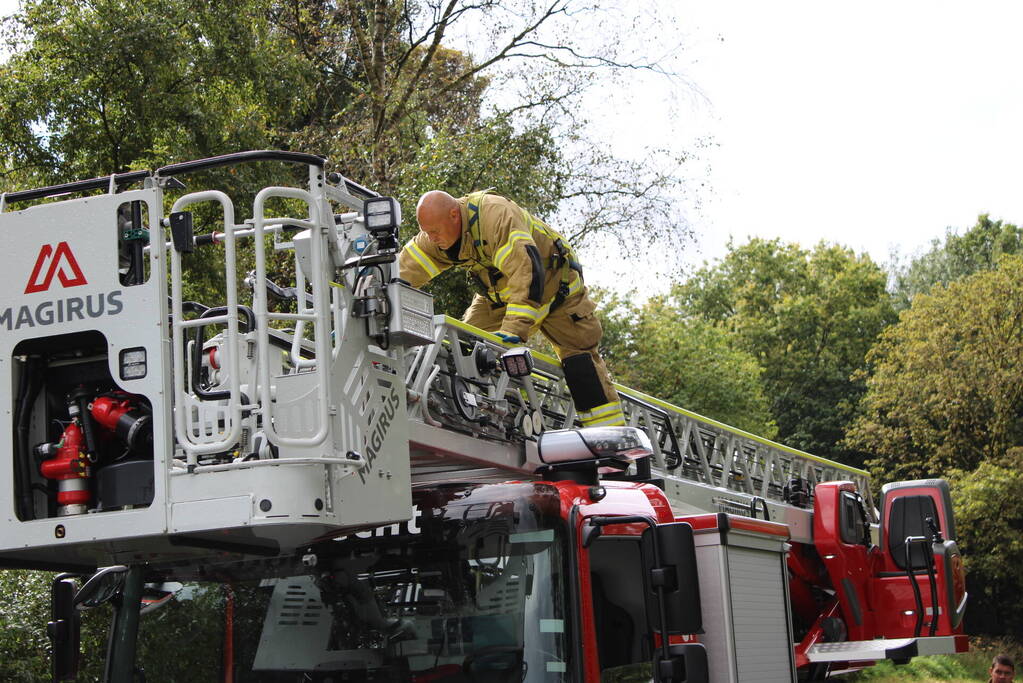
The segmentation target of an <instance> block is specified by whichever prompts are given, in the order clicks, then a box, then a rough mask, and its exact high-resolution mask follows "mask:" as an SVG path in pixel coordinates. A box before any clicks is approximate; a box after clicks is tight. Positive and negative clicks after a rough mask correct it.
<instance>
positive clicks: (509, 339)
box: [494, 332, 522, 344]
mask: <svg viewBox="0 0 1023 683" xmlns="http://www.w3.org/2000/svg"><path fill="white" fill-rule="evenodd" d="M494 334H496V335H497V336H498V337H500V338H501V341H503V342H504V343H505V344H521V343H522V339H521V338H520V337H519V336H518V335H516V334H508V333H507V332H494Z"/></svg>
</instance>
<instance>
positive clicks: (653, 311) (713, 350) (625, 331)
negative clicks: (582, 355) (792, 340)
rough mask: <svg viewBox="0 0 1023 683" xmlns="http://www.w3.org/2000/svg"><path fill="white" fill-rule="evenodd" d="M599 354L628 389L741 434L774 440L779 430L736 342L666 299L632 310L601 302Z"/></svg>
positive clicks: (754, 368)
mask: <svg viewBox="0 0 1023 683" xmlns="http://www.w3.org/2000/svg"><path fill="white" fill-rule="evenodd" d="M602 298H603V299H604V300H605V305H604V306H603V307H602V309H601V311H600V313H599V315H600V317H601V322H602V324H603V326H604V339H603V341H602V343H601V353H602V355H603V356H604V359H605V361H606V362H607V363H608V365H609V367H610V368H611V370H612V372H613V373H614V375H615V378H616V380H617V381H619V382H621V383H623V384H625V385H626V386H629V387H632V388H634V389H638V390H640V391H643V392H646V393H648V394H650V395H652V396H655V397H657V398H660V399H663V400H665V401H668V402H670V403H674V404H675V405H677V406H679V407H682V408H685V409H686V410H691V411H693V412H696V413H700V414H701V415H706V416H707V417H710V418H713V419H715V420H718V421H719V422H724V423H725V424H728V425H731V426H733V427H738V428H739V429H744V430H746V431H748V432H752V433H754V434H757V435H759V436H763V437H765V438H769V439H770V438H774V436H775V434H776V432H777V427H776V426H775V424H774V422H773V421H772V420H771V417H770V409H769V402H768V400H767V397H766V396H765V395H764V390H763V387H762V386H761V384H760V375H761V372H762V370H761V368H760V366H759V365H758V364H757V362H756V360H755V359H754V358H753V357H752V356H750V355H749V354H748V353H746V352H744V351H741V350H739V349H737V348H735V347H734V345H733V343H732V338H731V337H730V336H729V335H728V334H727V333H725V332H724V331H723V330H721V329H720V328H718V327H716V326H714V325H712V324H710V323H707V322H705V321H702V320H696V319H692V318H686V317H684V316H683V315H681V314H680V313H679V312H678V311H677V310H675V309H674V308H673V307H672V306H671V305H670V304H669V303H668V302H667V301H666V300H665V299H663V298H655V299H652V300H650V301H649V302H647V303H646V304H645V305H643V306H639V307H637V306H634V305H631V304H628V303H626V302H625V301H624V300H622V299H620V298H617V297H608V296H607V295H606V294H605V295H604V296H603V297H602Z"/></svg>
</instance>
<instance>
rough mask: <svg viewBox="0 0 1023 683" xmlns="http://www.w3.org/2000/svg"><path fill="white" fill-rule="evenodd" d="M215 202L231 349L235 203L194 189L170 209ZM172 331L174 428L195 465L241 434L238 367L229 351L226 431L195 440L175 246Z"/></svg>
mask: <svg viewBox="0 0 1023 683" xmlns="http://www.w3.org/2000/svg"><path fill="white" fill-rule="evenodd" d="M207 201H214V202H217V203H219V204H220V205H221V207H222V209H223V214H224V237H225V239H224V247H225V280H226V287H225V289H226V294H227V310H228V313H227V316H226V318H227V320H226V322H227V343H228V344H229V348H231V349H232V350H233V349H234V348H236V346H237V340H238V290H237V254H236V251H235V235H234V231H235V229H236V227H238V226H236V225H235V222H234V205H233V204H232V202H231V198H230V197H228V196H227V195H226V194H224V193H223V192H220V191H216V190H209V191H204V192H194V193H191V194H187V195H185V196H183V197H180V198H179V199H178V200H177V201H176V202H174V206H173V207H172V209H171V211H172V212H175V213H176V212H178V211H181V210H183V209H184V208H185V207H188V206H191V205H193V204H197V203H200V202H207ZM170 256H171V330H172V337H173V349H174V363H173V367H174V403H175V405H176V407H177V408H178V409H177V410H175V411H174V431H175V435H176V437H177V439H178V442H179V443H180V444H181V447H182V448H183V449H184V450H185V454H186V459H187V462H188V464H189V465H193V466H194V465H195V464H196V461H197V457H198V455H200V454H207V453H217V452H220V451H223V450H226V449H227V448H229V447H231V446H233V445H234V444H235V443H237V442H238V439H239V438H240V437H241V412H242V405H241V388H240V386H239V382H238V376H239V369H238V357H237V354H236V353H230V354H229V357H228V364H229V371H230V378H229V392H230V396H231V398H230V406H229V411H224V410H221V411H220V412H221V413H222V414H223V415H224V416H225V418H228V422H229V425H227V430H226V434H224V435H222V436H221V437H220V438H219V439H217V440H215V441H208V440H203V441H200V442H197V441H196V440H195V439H193V434H192V430H191V429H189V428H188V426H187V421H188V420H189V419H191V417H192V411H191V410H190V409H186V408H188V407H189V406H190V405H191V404H194V403H199V405H202V403H201V401H200V400H199V399H198V397H195V396H194V395H193V394H194V390H195V388H194V387H189V392H186V391H185V387H184V372H185V366H186V365H187V364H186V363H183V362H182V358H183V354H184V334H185V329H187V328H188V327H192V326H195V324H193V323H194V321H185V319H184V312H183V310H182V279H181V278H182V272H181V253H180V252H178V251H177V250H176V249H173V248H171V250H170ZM208 323H209V321H208V320H207V321H205V323H204V324H208ZM199 412H200V414H199V421H200V423H202V422H203V421H204V420H203V415H202V411H199ZM196 438H198V437H196Z"/></svg>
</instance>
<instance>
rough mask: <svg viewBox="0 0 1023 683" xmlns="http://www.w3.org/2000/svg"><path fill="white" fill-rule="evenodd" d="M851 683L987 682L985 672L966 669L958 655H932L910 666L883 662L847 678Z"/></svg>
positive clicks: (965, 664)
mask: <svg viewBox="0 0 1023 683" xmlns="http://www.w3.org/2000/svg"><path fill="white" fill-rule="evenodd" d="M847 680H850V681H874V682H875V683H889V682H890V681H955V682H957V683H973V682H974V681H978V682H980V681H986V680H987V670H986V669H984V670H983V672H979V671H978V670H977V668H976V667H975V666H969V664H968V663H967V662H965V661H964V660H963V657H962V656H960V655H935V656H932V657H915V658H913V660H912V661H910V662H909V664H902V665H896V664H893V663H892V662H891V661H888V660H884V661H880V662H878V663H877V664H876V665H875V666H872V667H870V668H867V669H864V670H863V671H860V672H859V673H857V674H855V675H852V676H849V677H848V679H847Z"/></svg>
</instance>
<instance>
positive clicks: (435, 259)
mask: <svg viewBox="0 0 1023 683" xmlns="http://www.w3.org/2000/svg"><path fill="white" fill-rule="evenodd" d="M416 218H417V220H418V221H419V228H420V232H419V233H418V234H417V235H416V236H415V238H413V239H412V240H411V241H409V242H408V243H407V244H406V245H405V248H404V249H403V250H402V252H401V259H400V261H399V264H400V272H401V278H402V279H404V280H407V281H408V282H409V283H411V284H412V286H414V287H421V286H422V285H424V284H426V283H427V282H429V281H430V280H431V279H433V278H434V277H436V276H437V275H439V274H440V273H441V272H442V271H445V270H447V269H448V268H451V267H452V266H457V267H461V268H463V269H467V270H468V271H469V273H470V276H471V278H472V279H473V280H474V281H475V284H476V285H477V290H478V291H477V294H476V295H475V296H474V297H473V300H472V304H471V305H470V306H469V308H468V309H467V310H466V312H465V315H464V316H463V317H462V320H463V321H465V322H467V323H469V324H470V325H474V326H476V327H479V328H481V329H484V330H486V331H488V332H493V333H495V334H496V335H497V336H499V337H500V338H501V339H502V340H504V341H505V342H508V343H511V344H518V343H523V342H525V341H526V340H527V339H529V336H530V334H532V333H533V332H535V331H536V330H537V329H539V330H540V331H541V332H542V333H543V335H544V336H545V337H547V339H548V340H550V342H551V345H552V346H553V347H554V350H555V352H556V353H557V354H558V358H560V359H561V365H562V367H563V368H564V371H565V379H566V380H567V382H568V387H569V390H570V391H571V392H572V399H573V400H574V401H575V407H576V411H577V412H578V415H579V420H580V421H581V422H582V424H583V426H584V427H596V426H609V425H624V424H625V420H624V417H623V415H622V405H621V403H620V401H619V398H618V392H616V391H615V388H614V386H613V385H612V383H611V377H610V376H609V375H608V372H607V367H606V366H605V365H604V361H603V360H602V359H601V357H600V354H599V353H598V352H597V344H598V343H599V342H600V337H601V334H602V333H603V331H602V329H601V327H600V321H599V320H597V318H596V316H595V315H594V314H593V312H594V310H595V309H596V304H594V303H593V301H592V300H591V299H590V298H589V296H587V294H586V286H585V285H584V284H583V278H582V267H581V266H580V265H579V263H578V261H577V260H576V257H575V253H574V252H573V251H572V248H571V247H570V246H569V245H568V243H567V242H565V240H564V239H563V238H562V237H561V235H559V234H558V233H556V232H555V231H554V230H552V229H551V228H550V227H549V226H547V224H545V223H544V222H543V221H540V220H538V219H537V218H534V217H533V216H532V215H530V213H529V212H528V211H526V210H525V209H522V208H520V207H519V206H518V205H517V204H515V202H513V201H511V200H510V199H506V198H504V197H501V196H498V195H496V194H490V193H489V191H483V192H473V193H472V194H470V195H468V196H467V197H461V198H458V199H455V198H454V197H452V196H451V195H449V194H448V193H446V192H442V191H440V190H433V191H431V192H427V193H426V194H424V195H423V196H422V197H420V199H419V203H418V204H417V206H416Z"/></svg>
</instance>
